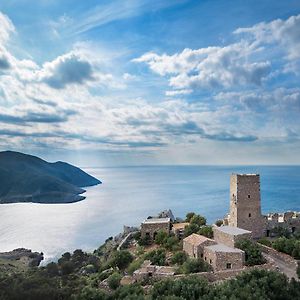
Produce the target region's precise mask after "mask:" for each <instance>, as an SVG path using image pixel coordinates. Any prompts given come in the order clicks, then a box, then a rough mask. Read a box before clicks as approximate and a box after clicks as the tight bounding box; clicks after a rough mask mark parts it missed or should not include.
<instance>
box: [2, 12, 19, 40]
mask: <svg viewBox="0 0 300 300" xmlns="http://www.w3.org/2000/svg"><path fill="white" fill-rule="evenodd" d="M14 31H15V27H14V25H13V23H12V22H11V20H10V19H9V18H8V17H7V16H6V15H4V14H3V13H1V12H0V45H1V44H4V43H6V42H7V41H8V39H9V36H10V34H11V33H12V32H14Z"/></svg>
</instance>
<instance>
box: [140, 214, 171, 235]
mask: <svg viewBox="0 0 300 300" xmlns="http://www.w3.org/2000/svg"><path fill="white" fill-rule="evenodd" d="M170 230H171V220H170V218H150V219H146V220H145V221H144V222H142V224H141V237H142V238H146V237H148V238H150V239H151V240H154V239H155V237H156V235H157V233H158V232H159V231H165V232H166V233H167V234H170Z"/></svg>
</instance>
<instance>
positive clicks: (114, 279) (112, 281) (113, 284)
mask: <svg viewBox="0 0 300 300" xmlns="http://www.w3.org/2000/svg"><path fill="white" fill-rule="evenodd" d="M121 279H122V276H121V275H120V274H119V273H117V272H115V273H113V274H112V275H110V276H109V277H108V278H107V283H108V286H109V287H110V288H111V289H113V290H115V289H117V288H118V287H119V286H120V282H121Z"/></svg>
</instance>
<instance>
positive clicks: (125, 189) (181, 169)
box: [0, 166, 300, 259]
mask: <svg viewBox="0 0 300 300" xmlns="http://www.w3.org/2000/svg"><path fill="white" fill-rule="evenodd" d="M85 171H87V172H88V173H90V174H92V175H94V176H95V177H97V178H99V179H101V180H102V181H103V184H102V185H99V186H95V187H90V188H88V189H87V192H86V197H87V198H86V199H85V200H84V201H81V202H77V203H72V204H57V205H56V204H32V203H18V204H2V205H0V251H8V250H12V249H15V248H18V247H25V248H30V249H32V250H34V251H42V252H44V253H45V257H46V259H55V258H57V257H58V256H60V255H61V254H62V253H63V252H65V251H73V250H75V249H78V248H81V249H84V250H93V249H95V248H97V247H98V246H99V245H101V244H102V243H103V241H104V240H105V239H106V238H107V237H109V236H112V235H116V234H117V233H119V232H121V231H122V229H123V225H124V224H126V225H139V224H140V222H141V221H142V220H143V219H144V218H146V217H147V216H149V215H153V214H156V213H158V212H159V211H161V210H164V209H168V208H171V209H172V211H173V213H174V215H175V216H179V217H183V216H185V214H186V213H187V212H189V211H195V212H197V213H200V214H202V215H205V216H206V217H207V219H208V222H214V221H215V220H216V219H218V218H222V217H223V216H224V215H225V214H226V213H227V212H228V209H229V178H230V174H231V173H232V172H242V173H260V175H261V190H262V210H263V212H264V213H267V212H275V211H278V212H280V211H286V210H298V211H300V167H290V166H289V167H285V166H272V167H266V166H256V167H248V166H247V167H209V166H155V167H154V166H153V167H118V168H116V167H114V168H86V169H85Z"/></svg>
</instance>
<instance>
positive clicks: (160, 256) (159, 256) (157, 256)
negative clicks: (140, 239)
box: [145, 249, 166, 266]
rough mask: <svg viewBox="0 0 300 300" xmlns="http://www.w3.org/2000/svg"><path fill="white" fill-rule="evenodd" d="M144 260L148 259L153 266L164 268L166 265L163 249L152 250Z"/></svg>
mask: <svg viewBox="0 0 300 300" xmlns="http://www.w3.org/2000/svg"><path fill="white" fill-rule="evenodd" d="M145 259H149V260H150V261H151V263H152V264H153V265H158V266H164V265H165V264H166V251H165V250H164V249H157V250H153V251H151V252H149V253H147V254H146V256H145Z"/></svg>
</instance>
